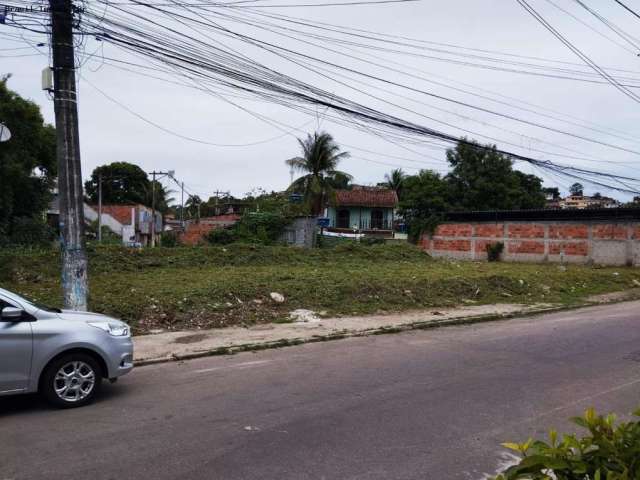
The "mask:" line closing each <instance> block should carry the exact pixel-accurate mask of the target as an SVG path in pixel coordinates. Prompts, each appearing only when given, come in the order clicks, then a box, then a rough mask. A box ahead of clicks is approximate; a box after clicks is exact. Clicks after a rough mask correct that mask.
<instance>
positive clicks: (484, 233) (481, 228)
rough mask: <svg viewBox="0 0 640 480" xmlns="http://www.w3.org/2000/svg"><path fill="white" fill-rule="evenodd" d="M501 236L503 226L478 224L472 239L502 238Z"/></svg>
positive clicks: (499, 224) (498, 224)
mask: <svg viewBox="0 0 640 480" xmlns="http://www.w3.org/2000/svg"><path fill="white" fill-rule="evenodd" d="M503 236H504V225H502V224H501V223H490V224H482V223H480V224H478V225H476V228H475V234H474V237H490V238H502V237H503Z"/></svg>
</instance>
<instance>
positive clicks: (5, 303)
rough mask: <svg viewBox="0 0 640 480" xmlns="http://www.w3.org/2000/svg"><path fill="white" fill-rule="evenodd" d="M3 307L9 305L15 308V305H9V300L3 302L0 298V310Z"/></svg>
mask: <svg viewBox="0 0 640 480" xmlns="http://www.w3.org/2000/svg"><path fill="white" fill-rule="evenodd" d="M5 307H11V308H15V305H11V304H10V303H9V302H5V301H4V300H2V299H1V298H0V312H1V311H2V309H3V308H5Z"/></svg>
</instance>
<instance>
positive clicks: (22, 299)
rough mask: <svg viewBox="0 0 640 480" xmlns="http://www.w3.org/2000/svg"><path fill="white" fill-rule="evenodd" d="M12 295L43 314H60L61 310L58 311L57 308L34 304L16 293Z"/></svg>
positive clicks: (34, 302)
mask: <svg viewBox="0 0 640 480" xmlns="http://www.w3.org/2000/svg"><path fill="white" fill-rule="evenodd" d="M12 295H13V296H14V297H17V298H18V299H19V300H21V301H23V302H25V303H28V304H30V305H33V306H34V307H35V308H37V309H38V310H42V311H44V312H50V313H62V310H60V309H59V308H53V307H49V306H47V305H44V304H42V303H39V302H36V301H34V300H29V299H28V298H25V297H23V296H21V295H18V294H17V293H12Z"/></svg>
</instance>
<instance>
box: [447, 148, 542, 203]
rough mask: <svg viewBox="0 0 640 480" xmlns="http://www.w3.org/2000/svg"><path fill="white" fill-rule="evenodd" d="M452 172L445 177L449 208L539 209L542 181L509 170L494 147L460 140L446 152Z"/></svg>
mask: <svg viewBox="0 0 640 480" xmlns="http://www.w3.org/2000/svg"><path fill="white" fill-rule="evenodd" d="M447 160H448V162H449V164H450V165H451V167H453V169H452V170H451V172H450V173H449V174H448V175H447V176H446V177H445V179H446V181H447V182H448V184H449V188H450V192H451V195H452V197H451V205H452V207H454V208H456V209H458V210H517V209H527V208H542V207H544V204H545V197H544V193H543V191H542V180H541V179H540V178H538V177H536V176H535V175H527V174H524V173H522V172H519V171H517V170H513V162H512V161H511V159H510V158H509V157H508V156H506V155H503V154H501V153H499V152H498V151H497V149H496V147H495V145H487V146H480V144H478V143H477V142H468V141H466V140H465V141H462V142H459V143H458V145H457V146H456V148H455V149H450V150H447Z"/></svg>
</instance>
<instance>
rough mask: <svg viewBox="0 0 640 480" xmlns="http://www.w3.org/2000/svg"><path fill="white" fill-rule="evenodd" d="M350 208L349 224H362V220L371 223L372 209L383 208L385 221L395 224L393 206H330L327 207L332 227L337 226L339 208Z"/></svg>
mask: <svg viewBox="0 0 640 480" xmlns="http://www.w3.org/2000/svg"><path fill="white" fill-rule="evenodd" d="M344 208H346V209H348V210H349V212H350V217H349V224H350V225H349V226H350V227H351V226H354V225H360V224H361V222H362V221H364V222H366V223H367V224H369V223H370V222H371V210H382V211H383V221H384V222H385V223H387V224H388V225H393V208H370V207H338V208H337V209H336V207H329V208H328V209H327V217H329V221H330V224H329V226H331V227H336V226H337V220H338V218H337V215H338V212H337V211H338V210H342V209H344Z"/></svg>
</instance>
